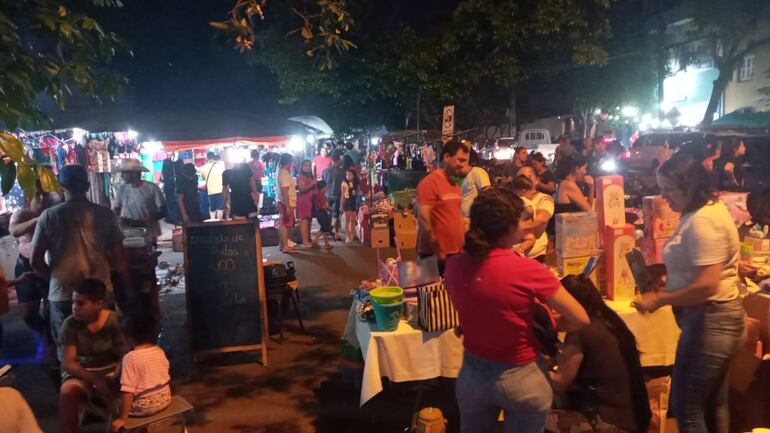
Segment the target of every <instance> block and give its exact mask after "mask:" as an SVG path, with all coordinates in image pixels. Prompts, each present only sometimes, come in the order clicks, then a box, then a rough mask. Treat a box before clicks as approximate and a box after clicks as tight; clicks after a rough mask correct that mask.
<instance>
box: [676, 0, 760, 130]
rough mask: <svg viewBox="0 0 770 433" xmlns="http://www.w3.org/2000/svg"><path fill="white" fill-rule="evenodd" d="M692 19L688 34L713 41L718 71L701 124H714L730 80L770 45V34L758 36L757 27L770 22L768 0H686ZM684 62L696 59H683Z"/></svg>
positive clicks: (684, 63)
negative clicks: (750, 56)
mask: <svg viewBox="0 0 770 433" xmlns="http://www.w3.org/2000/svg"><path fill="white" fill-rule="evenodd" d="M685 7H687V8H688V12H689V13H690V17H691V18H692V21H691V22H690V24H689V26H688V28H687V33H688V35H689V36H691V37H693V38H706V39H710V40H712V41H713V42H714V43H713V44H712V46H713V50H712V51H713V57H714V65H715V66H716V68H717V69H718V71H719V73H718V75H717V78H716V79H715V80H714V83H713V87H712V90H711V98H710V99H709V103H708V106H707V108H706V112H705V114H704V116H703V122H702V124H703V125H704V126H708V125H711V122H712V121H713V120H714V113H715V112H716V109H717V107H718V105H719V101H720V100H721V99H722V95H723V94H724V91H725V87H727V83H729V82H730V80H731V79H732V77H733V73H734V72H735V70H736V68H737V67H738V65H739V64H740V62H742V61H743V58H744V57H745V56H746V55H747V54H751V53H752V52H753V51H754V50H756V49H757V48H759V47H761V46H763V45H768V44H770V37H760V36H758V30H759V29H761V28H762V27H763V26H766V25H767V24H768V23H769V22H770V2H768V1H767V0H734V1H729V2H726V1H723V0H687V1H685ZM681 60H682V62H681V64H682V65H685V66H686V65H687V64H689V63H691V62H692V61H693V60H694V59H691V58H687V57H685V58H683V59H681Z"/></svg>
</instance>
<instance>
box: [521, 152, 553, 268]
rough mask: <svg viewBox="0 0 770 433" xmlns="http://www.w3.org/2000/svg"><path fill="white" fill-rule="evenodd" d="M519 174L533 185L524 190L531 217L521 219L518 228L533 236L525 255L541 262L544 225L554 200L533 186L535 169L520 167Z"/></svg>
mask: <svg viewBox="0 0 770 433" xmlns="http://www.w3.org/2000/svg"><path fill="white" fill-rule="evenodd" d="M518 174H519V175H520V176H526V177H527V178H528V179H529V180H530V181H531V182H532V185H533V188H532V190H531V191H528V192H526V193H525V194H526V195H527V199H528V200H529V201H530V203H531V205H532V219H531V220H528V221H522V222H521V223H520V224H519V228H520V229H521V230H522V231H524V232H525V233H531V234H533V235H534V236H535V244H534V245H533V246H532V248H531V249H530V250H529V251H528V252H527V257H530V258H533V259H535V260H537V261H539V262H541V263H543V262H545V253H546V251H547V250H548V234H547V233H546V227H547V226H548V221H550V220H551V218H553V214H554V202H553V197H551V196H550V195H547V194H543V193H542V192H540V191H538V190H537V189H535V188H534V185H537V181H538V176H537V173H535V169H534V168H532V167H531V166H529V165H525V166H523V167H521V168H520V169H519V171H518Z"/></svg>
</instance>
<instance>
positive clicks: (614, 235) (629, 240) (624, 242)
mask: <svg viewBox="0 0 770 433" xmlns="http://www.w3.org/2000/svg"><path fill="white" fill-rule="evenodd" d="M635 234H636V230H635V229H634V226H632V225H631V224H626V225H625V226H623V227H606V228H605V231H604V258H605V266H606V269H607V278H606V282H605V284H606V285H607V297H608V298H609V299H611V300H613V301H621V300H631V299H633V298H634V293H635V289H636V283H635V282H634V276H633V274H632V273H631V267H630V266H629V265H628V260H626V254H628V252H630V251H631V250H633V249H634V247H635V246H636V240H635Z"/></svg>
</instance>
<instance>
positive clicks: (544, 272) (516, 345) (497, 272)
mask: <svg viewBox="0 0 770 433" xmlns="http://www.w3.org/2000/svg"><path fill="white" fill-rule="evenodd" d="M444 286H445V287H446V289H447V291H448V292H449V296H450V298H451V299H452V304H454V307H455V308H456V309H457V313H458V314H459V316H460V324H461V325H462V329H463V334H464V338H463V345H464V346H465V350H467V351H468V352H470V353H472V354H473V355H475V356H478V357H479V358H483V359H486V360H489V361H492V362H498V363H501V364H516V365H523V364H528V363H530V362H533V361H534V360H535V358H536V356H537V347H539V343H538V341H537V339H536V337H535V334H534V333H533V332H532V329H531V328H530V327H529V323H531V322H532V320H533V310H532V308H533V307H532V305H533V302H534V300H535V299H538V300H540V301H541V302H543V303H545V302H547V300H549V299H550V298H551V297H553V295H554V294H555V293H556V291H557V290H558V289H559V287H560V286H561V285H560V283H559V280H557V279H556V277H554V276H553V274H552V273H551V272H550V271H549V270H548V268H546V267H545V266H544V265H542V264H540V263H539V262H537V261H535V260H533V259H529V258H527V257H524V256H522V255H520V254H518V253H516V252H514V251H513V250H508V249H494V250H492V251H491V252H490V253H489V256H488V257H487V258H485V259H483V260H477V259H474V258H472V257H471V256H470V255H469V254H468V253H463V254H459V255H456V256H452V257H450V258H449V260H447V265H446V275H445V278H444Z"/></svg>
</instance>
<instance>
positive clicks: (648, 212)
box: [642, 195, 679, 239]
mask: <svg viewBox="0 0 770 433" xmlns="http://www.w3.org/2000/svg"><path fill="white" fill-rule="evenodd" d="M642 213H643V214H644V237H645V238H648V239H663V238H670V237H671V235H673V234H674V231H675V230H676V227H677V226H678V225H679V213H678V212H674V211H673V210H671V207H669V205H668V202H667V201H666V200H664V199H663V197H661V196H659V195H652V196H648V197H644V198H642Z"/></svg>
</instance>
